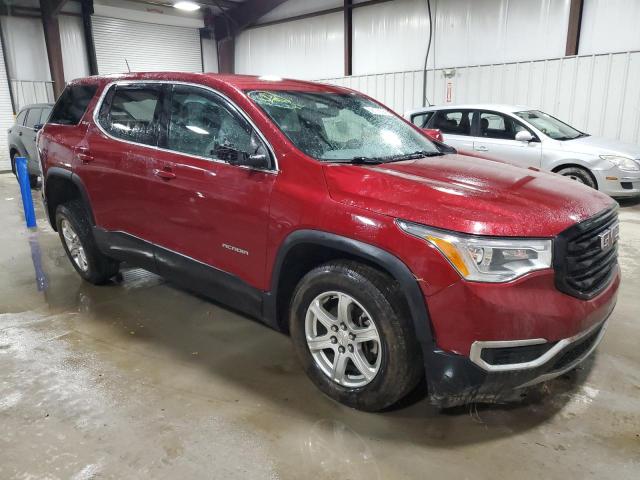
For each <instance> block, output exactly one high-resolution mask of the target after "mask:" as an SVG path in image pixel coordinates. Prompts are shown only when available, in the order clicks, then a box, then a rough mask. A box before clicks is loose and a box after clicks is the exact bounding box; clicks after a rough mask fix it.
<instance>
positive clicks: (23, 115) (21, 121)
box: [16, 110, 29, 126]
mask: <svg viewBox="0 0 640 480" xmlns="http://www.w3.org/2000/svg"><path fill="white" fill-rule="evenodd" d="M28 111H29V110H22V111H21V112H20V113H19V114H18V116H17V117H16V125H19V126H23V125H24V119H25V118H26V117H27V112H28Z"/></svg>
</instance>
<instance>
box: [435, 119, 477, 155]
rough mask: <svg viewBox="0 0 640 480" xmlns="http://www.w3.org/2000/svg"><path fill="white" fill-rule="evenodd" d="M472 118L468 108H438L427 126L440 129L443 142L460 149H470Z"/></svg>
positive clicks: (471, 142) (471, 143) (471, 145)
mask: <svg viewBox="0 0 640 480" xmlns="http://www.w3.org/2000/svg"><path fill="white" fill-rule="evenodd" d="M472 120H473V112H471V111H469V110H440V111H439V112H437V113H436V114H435V115H433V117H432V118H431V120H430V121H429V124H428V127H429V128H437V129H438V130H440V131H441V132H442V136H443V138H444V143H446V144H448V145H451V146H452V147H454V148H456V149H460V150H462V151H464V150H471V149H472V148H473V138H472V137H471V126H472V123H473V121H472Z"/></svg>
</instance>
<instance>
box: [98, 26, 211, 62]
mask: <svg viewBox="0 0 640 480" xmlns="http://www.w3.org/2000/svg"><path fill="white" fill-rule="evenodd" d="M92 21H93V38H94V43H95V46H96V57H97V60H98V71H99V72H100V73H101V74H106V73H122V72H126V71H127V64H126V62H125V59H126V61H127V62H129V67H130V68H131V71H132V72H133V71H136V72H142V71H145V72H157V71H182V72H202V56H201V48H200V32H199V31H198V30H197V29H196V28H189V27H177V26H172V25H157V24H153V23H145V22H136V21H132V20H124V19H119V18H110V17H100V16H94V17H93V18H92Z"/></svg>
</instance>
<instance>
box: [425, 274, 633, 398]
mask: <svg viewBox="0 0 640 480" xmlns="http://www.w3.org/2000/svg"><path fill="white" fill-rule="evenodd" d="M619 282H620V275H619V268H618V267H616V272H615V275H614V277H613V279H612V281H611V282H610V284H609V285H608V286H607V287H606V288H605V289H604V290H603V291H602V292H601V293H600V294H599V295H597V296H596V297H594V298H592V299H590V300H580V299H578V298H575V297H572V296H569V295H566V294H564V293H562V292H560V291H559V290H557V289H556V288H555V286H554V284H553V272H552V271H551V272H545V271H541V272H537V273H534V274H532V275H530V276H527V277H524V278H523V279H521V280H520V281H516V282H511V283H509V284H480V283H473V282H465V281H460V282H458V283H456V284H454V285H452V286H450V287H448V288H447V289H444V290H443V291H441V292H438V293H437V294H434V295H432V296H431V297H429V298H428V299H427V303H428V305H429V312H430V317H431V322H432V327H433V333H434V336H435V341H436V345H437V346H436V349H435V350H434V351H433V352H429V353H428V354H427V355H426V356H425V370H426V376H427V388H428V392H429V397H430V400H431V402H432V403H434V404H436V405H439V406H441V407H450V406H455V405H461V404H465V403H470V402H495V401H499V400H508V399H510V398H512V397H514V396H515V395H518V394H519V393H520V392H521V391H520V392H519V391H518V390H519V389H522V388H524V387H529V386H531V385H534V384H536V383H540V382H544V381H547V380H550V379H552V378H554V377H557V376H559V375H562V374H563V373H565V372H567V371H569V370H571V369H573V368H575V367H576V366H577V365H578V364H579V363H581V362H582V361H584V360H585V359H586V358H587V357H588V356H589V355H590V354H591V352H593V350H595V348H596V347H597V345H598V344H599V343H600V340H601V339H602V337H603V335H604V332H605V330H606V321H607V319H608V317H609V316H610V314H611V312H612V311H613V308H614V306H615V303H616V295H617V289H618V285H619Z"/></svg>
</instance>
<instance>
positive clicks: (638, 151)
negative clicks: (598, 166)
mask: <svg viewBox="0 0 640 480" xmlns="http://www.w3.org/2000/svg"><path fill="white" fill-rule="evenodd" d="M558 143H560V144H561V147H562V148H563V150H567V151H570V152H576V153H584V154H588V155H594V156H598V155H620V156H622V157H627V158H634V159H640V146H638V145H634V144H633V143H625V142H621V141H620V140H612V139H609V138H603V137H594V136H589V137H580V138H576V139H574V140H565V141H562V142H560V141H558Z"/></svg>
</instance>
